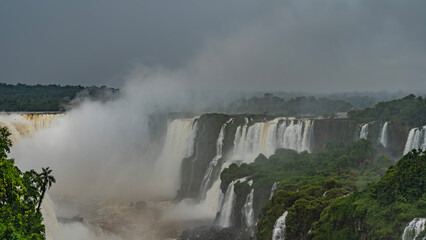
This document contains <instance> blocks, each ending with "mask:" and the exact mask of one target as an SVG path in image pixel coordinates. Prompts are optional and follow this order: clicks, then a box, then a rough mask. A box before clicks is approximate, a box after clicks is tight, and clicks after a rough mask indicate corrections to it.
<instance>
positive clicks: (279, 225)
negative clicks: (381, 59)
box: [272, 211, 288, 240]
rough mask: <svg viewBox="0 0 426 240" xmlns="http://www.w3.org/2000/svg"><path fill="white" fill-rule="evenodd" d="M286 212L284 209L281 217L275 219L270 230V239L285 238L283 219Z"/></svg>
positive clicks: (282, 239) (280, 239)
mask: <svg viewBox="0 0 426 240" xmlns="http://www.w3.org/2000/svg"><path fill="white" fill-rule="evenodd" d="M287 215H288V212H287V211H285V212H284V213H283V215H282V216H281V217H279V218H278V219H277V221H276V222H275V225H274V230H273V231H272V240H285V230H286V225H285V219H286V218H287Z"/></svg>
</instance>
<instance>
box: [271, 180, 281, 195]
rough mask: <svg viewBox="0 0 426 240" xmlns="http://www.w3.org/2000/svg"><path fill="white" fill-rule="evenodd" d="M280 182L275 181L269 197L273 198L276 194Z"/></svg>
mask: <svg viewBox="0 0 426 240" xmlns="http://www.w3.org/2000/svg"><path fill="white" fill-rule="evenodd" d="M279 183H280V182H274V184H273V185H272V188H271V195H270V196H269V199H272V197H273V196H274V194H275V191H277V187H278V184H279Z"/></svg>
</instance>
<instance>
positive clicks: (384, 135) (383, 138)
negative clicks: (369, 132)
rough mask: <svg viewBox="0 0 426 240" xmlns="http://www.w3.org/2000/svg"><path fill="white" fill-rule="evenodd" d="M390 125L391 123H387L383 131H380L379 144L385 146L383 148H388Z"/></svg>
mask: <svg viewBox="0 0 426 240" xmlns="http://www.w3.org/2000/svg"><path fill="white" fill-rule="evenodd" d="M388 125H389V122H385V123H384V124H383V126H382V130H381V131H380V136H379V143H381V144H382V145H383V147H385V148H386V147H387V145H388Z"/></svg>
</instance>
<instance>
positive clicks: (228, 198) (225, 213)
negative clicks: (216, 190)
mask: <svg viewBox="0 0 426 240" xmlns="http://www.w3.org/2000/svg"><path fill="white" fill-rule="evenodd" d="M246 179H247V178H241V179H237V180H234V181H232V182H231V183H230V184H229V186H228V188H227V189H226V193H225V196H224V198H223V203H222V207H221V209H220V215H219V221H218V224H219V226H221V227H224V228H228V227H230V226H231V225H232V211H233V209H234V205H235V199H236V196H235V191H234V186H235V183H237V182H245V181H246Z"/></svg>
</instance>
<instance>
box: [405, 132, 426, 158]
mask: <svg viewBox="0 0 426 240" xmlns="http://www.w3.org/2000/svg"><path fill="white" fill-rule="evenodd" d="M418 148H421V149H426V126H423V127H422V128H413V129H411V130H410V132H409V133H408V137H407V142H406V143H405V148H404V155H405V154H407V153H408V152H409V151H411V150H413V149H418Z"/></svg>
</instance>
